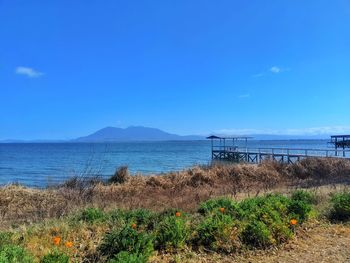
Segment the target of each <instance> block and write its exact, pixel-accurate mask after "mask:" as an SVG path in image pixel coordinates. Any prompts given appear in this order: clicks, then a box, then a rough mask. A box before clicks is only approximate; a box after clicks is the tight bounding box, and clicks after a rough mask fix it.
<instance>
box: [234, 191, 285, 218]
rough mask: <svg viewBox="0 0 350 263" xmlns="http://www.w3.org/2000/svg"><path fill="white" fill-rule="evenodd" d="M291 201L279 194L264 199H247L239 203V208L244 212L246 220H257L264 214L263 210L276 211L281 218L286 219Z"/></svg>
mask: <svg viewBox="0 0 350 263" xmlns="http://www.w3.org/2000/svg"><path fill="white" fill-rule="evenodd" d="M289 203H290V199H288V198H287V197H285V196H283V195H279V194H269V195H266V196H263V197H255V198H249V199H245V200H243V201H242V202H240V203H239V207H240V208H241V209H242V211H243V217H244V218H246V219H247V218H251V219H255V218H256V217H259V216H260V215H261V213H262V209H263V208H264V209H265V210H269V211H275V212H276V213H278V214H279V217H286V216H287V214H288V209H287V205H288V204H289Z"/></svg>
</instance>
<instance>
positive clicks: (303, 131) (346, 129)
mask: <svg viewBox="0 0 350 263" xmlns="http://www.w3.org/2000/svg"><path fill="white" fill-rule="evenodd" d="M215 133H216V134H222V135H246V134H269V135H296V136H298V135H304V136H313V135H329V134H344V133H350V126H323V127H310V128H299V129H244V128H243V129H236V128H233V129H221V130H217V131H215Z"/></svg>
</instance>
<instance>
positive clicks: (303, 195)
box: [291, 190, 316, 205]
mask: <svg viewBox="0 0 350 263" xmlns="http://www.w3.org/2000/svg"><path fill="white" fill-rule="evenodd" d="M291 199H292V200H295V201H302V202H304V203H306V204H309V205H311V204H315V203H316V196H315V195H314V194H311V193H310V192H308V191H305V190H296V191H294V192H293V193H292V196H291Z"/></svg>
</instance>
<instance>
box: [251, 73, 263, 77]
mask: <svg viewBox="0 0 350 263" xmlns="http://www.w3.org/2000/svg"><path fill="white" fill-rule="evenodd" d="M262 76H264V73H258V74H254V75H252V77H253V78H260V77H262Z"/></svg>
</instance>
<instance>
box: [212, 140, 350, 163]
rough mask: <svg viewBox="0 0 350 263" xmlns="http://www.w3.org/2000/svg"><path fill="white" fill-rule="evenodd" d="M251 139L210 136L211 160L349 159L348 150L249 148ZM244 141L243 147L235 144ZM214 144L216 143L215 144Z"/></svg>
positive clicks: (283, 160)
mask: <svg viewBox="0 0 350 263" xmlns="http://www.w3.org/2000/svg"><path fill="white" fill-rule="evenodd" d="M349 137H350V136H349ZM250 138H251V137H242V136H240V137H219V136H210V137H208V138H207V139H210V140H211V157H212V160H222V161H232V162H247V163H261V162H262V161H263V160H274V161H277V162H280V163H289V164H292V163H295V162H298V161H300V160H302V159H305V158H310V157H314V158H321V157H323V158H344V159H350V150H345V149H341V150H339V148H334V149H301V148H249V147H248V146H247V141H248V139H250ZM239 140H243V141H245V147H238V146H237V145H236V144H235V143H236V142H237V141H239ZM214 142H217V144H215V143H214ZM231 142H232V143H231Z"/></svg>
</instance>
